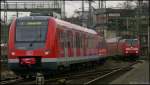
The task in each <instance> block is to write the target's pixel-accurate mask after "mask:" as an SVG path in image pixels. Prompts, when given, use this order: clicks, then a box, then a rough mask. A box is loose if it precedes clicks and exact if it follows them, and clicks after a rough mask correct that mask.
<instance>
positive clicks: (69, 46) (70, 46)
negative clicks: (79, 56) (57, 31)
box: [66, 31, 74, 57]
mask: <svg viewBox="0 0 150 85" xmlns="http://www.w3.org/2000/svg"><path fill="white" fill-rule="evenodd" d="M66 37H67V52H68V57H73V55H74V52H73V34H72V31H67V36H66Z"/></svg>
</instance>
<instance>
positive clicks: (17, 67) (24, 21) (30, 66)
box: [8, 16, 51, 74]
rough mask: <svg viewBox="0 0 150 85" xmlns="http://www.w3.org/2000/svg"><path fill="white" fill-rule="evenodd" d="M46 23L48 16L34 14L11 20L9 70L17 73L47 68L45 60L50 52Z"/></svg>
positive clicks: (47, 22)
mask: <svg viewBox="0 0 150 85" xmlns="http://www.w3.org/2000/svg"><path fill="white" fill-rule="evenodd" d="M48 24H49V17H36V16H28V17H21V18H17V19H15V20H14V21H13V22H12V24H11V26H10V30H9V42H8V45H9V50H8V57H9V58H8V65H9V68H10V69H11V70H13V71H15V72H16V73H19V74H26V73H27V74H29V73H30V72H33V73H35V71H41V70H44V69H45V70H47V69H46V67H44V66H46V62H45V61H46V60H47V59H48V57H49V56H50V54H51V53H50V48H51V47H50V44H49V42H50V41H49V40H47V38H48V35H47V34H48V28H49V26H48ZM47 66H48V65H47ZM31 74H32V73H31Z"/></svg>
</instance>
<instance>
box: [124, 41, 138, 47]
mask: <svg viewBox="0 0 150 85" xmlns="http://www.w3.org/2000/svg"><path fill="white" fill-rule="evenodd" d="M126 42H127V44H128V45H130V46H134V45H137V44H138V40H137V39H127V40H126Z"/></svg>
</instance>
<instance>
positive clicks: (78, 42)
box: [76, 33, 80, 48]
mask: <svg viewBox="0 0 150 85" xmlns="http://www.w3.org/2000/svg"><path fill="white" fill-rule="evenodd" d="M76 48H80V40H79V33H76Z"/></svg>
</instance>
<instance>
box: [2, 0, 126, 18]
mask: <svg viewBox="0 0 150 85" xmlns="http://www.w3.org/2000/svg"><path fill="white" fill-rule="evenodd" d="M81 2H82V1H66V6H65V9H66V16H67V17H71V16H72V15H73V14H74V11H75V10H81V7H82V5H81V4H82V3H81ZM123 2H124V1H107V2H106V7H116V6H117V5H118V4H119V3H123ZM92 6H94V7H98V1H95V2H93V3H92ZM85 8H86V9H87V8H88V3H85ZM3 14H4V13H3V12H2V13H1V18H2V19H3ZM12 15H16V13H15V12H9V13H8V18H12ZM28 15H29V12H20V13H19V16H28Z"/></svg>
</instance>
